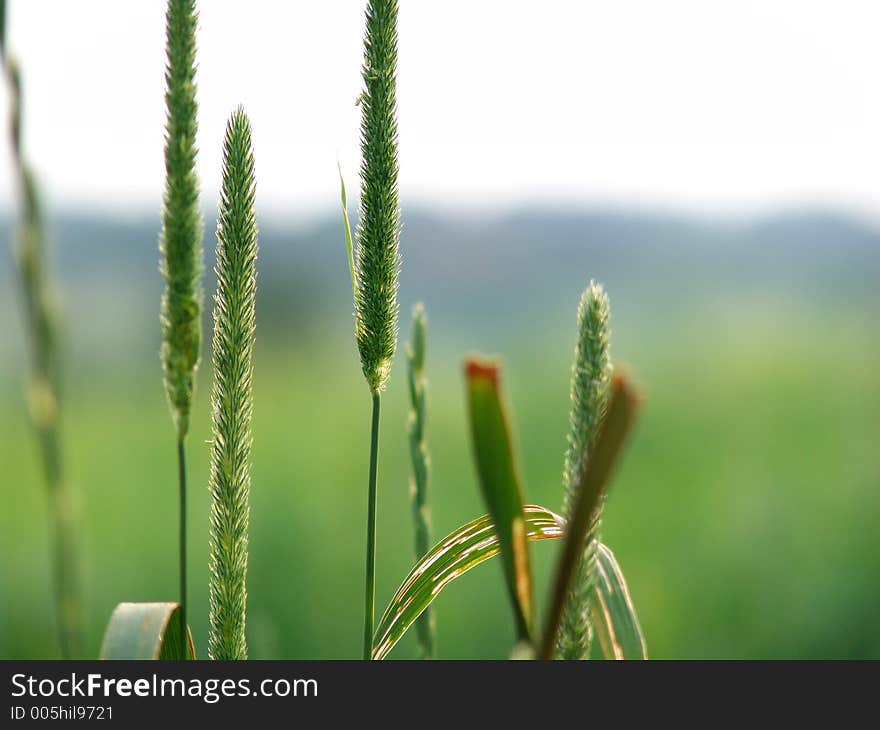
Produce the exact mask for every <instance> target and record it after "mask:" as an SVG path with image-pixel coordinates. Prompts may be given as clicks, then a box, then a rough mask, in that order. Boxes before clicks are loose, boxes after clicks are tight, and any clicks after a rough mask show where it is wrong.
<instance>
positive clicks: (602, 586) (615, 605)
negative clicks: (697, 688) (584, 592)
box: [590, 543, 648, 659]
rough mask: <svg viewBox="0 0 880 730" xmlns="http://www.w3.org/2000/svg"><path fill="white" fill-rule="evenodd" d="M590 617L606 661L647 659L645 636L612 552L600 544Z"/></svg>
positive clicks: (597, 553)
mask: <svg viewBox="0 0 880 730" xmlns="http://www.w3.org/2000/svg"><path fill="white" fill-rule="evenodd" d="M590 615H591V618H592V623H593V626H594V628H595V630H596V637H597V638H598V639H599V645H600V646H601V648H602V655H603V656H604V657H605V658H606V659H647V658H648V651H647V649H646V648H645V637H644V635H643V634H642V627H641V626H640V625H639V617H638V616H637V615H636V609H635V607H634V606H633V602H632V598H630V595H629V589H628V588H627V587H626V580H624V578H623V572H622V571H621V570H620V566H619V565H618V564H617V559H616V558H615V557H614V553H612V552H611V550H610V549H609V548H608V546H607V545H603V544H602V543H599V545H598V549H597V551H596V582H595V584H594V587H593V600H592V601H591V602H590Z"/></svg>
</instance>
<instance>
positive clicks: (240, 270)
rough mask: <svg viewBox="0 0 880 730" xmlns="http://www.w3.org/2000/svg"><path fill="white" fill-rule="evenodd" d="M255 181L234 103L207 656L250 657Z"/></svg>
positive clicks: (225, 201) (222, 217) (222, 254)
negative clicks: (249, 575) (247, 615)
mask: <svg viewBox="0 0 880 730" xmlns="http://www.w3.org/2000/svg"><path fill="white" fill-rule="evenodd" d="M254 186H255V183H254V158H253V153H252V150H251V128H250V123H249V122H248V118H247V116H246V115H245V113H244V111H243V110H242V109H241V108H239V109H237V110H236V111H235V112H234V113H233V114H232V117H231V118H230V120H229V124H228V126H227V128H226V139H225V142H224V151H223V187H222V190H221V194H220V211H219V222H218V224H217V265H216V267H215V272H216V274H217V293H216V294H215V296H214V338H213V364H214V386H213V391H212V403H213V413H214V429H213V441H212V444H211V525H210V532H211V537H210V541H211V580H210V604H211V615H210V623H211V629H210V635H209V638H208V654H209V656H210V657H211V658H212V659H247V641H246V638H245V625H246V609H247V585H246V580H247V567H248V524H249V520H250V517H249V514H250V508H249V504H248V501H249V496H250V486H251V475H250V469H251V464H250V462H251V414H252V411H253V398H252V385H251V381H252V376H253V348H254V319H255V301H256V291H257V271H256V261H257V225H256V218H255V215H254V189H255V187H254Z"/></svg>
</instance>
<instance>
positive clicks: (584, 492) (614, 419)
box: [540, 375, 639, 659]
mask: <svg viewBox="0 0 880 730" xmlns="http://www.w3.org/2000/svg"><path fill="white" fill-rule="evenodd" d="M638 404H639V399H638V396H637V395H636V392H635V389H634V388H633V387H632V386H631V385H630V383H629V381H628V380H627V378H626V377H624V376H623V375H615V376H614V379H613V381H612V385H611V392H610V394H609V397H608V412H607V414H606V416H605V420H604V422H603V424H602V427H601V429H600V430H599V434H598V436H597V438H596V443H595V445H594V447H593V454H592V456H591V457H590V459H589V461H587V463H586V465H585V467H584V468H583V469H582V471H581V476H580V480H579V484H578V487H577V492H576V494H575V497H574V501H573V508H572V511H571V515H570V518H569V522H568V526H567V529H566V534H565V543H564V544H563V546H562V553H561V555H560V556H559V561H558V563H557V565H556V575H555V578H554V580H553V583H552V586H553V589H552V593H551V600H550V610H549V612H548V613H547V622H546V624H545V627H544V633H543V635H542V637H541V652H540V657H541V658H542V659H551V658H552V657H553V650H554V647H555V645H556V636H557V633H558V631H559V626H560V624H561V622H562V612H563V610H564V608H565V602H566V600H567V598H568V594H569V591H570V590H571V585H572V580H573V578H574V574H575V569H576V568H577V566H578V564H579V561H580V558H581V555H582V554H583V549H584V540H585V538H586V536H587V532H588V531H589V529H590V526H591V525H592V524H593V523H594V521H595V514H596V510H597V509H598V508H599V506H600V505H601V504H602V498H603V495H604V493H605V489H606V485H607V484H608V481H609V479H610V477H611V473H612V471H613V469H614V466H615V464H616V463H617V460H618V457H619V456H620V453H621V451H622V449H623V445H624V444H625V443H626V439H627V436H628V435H629V432H630V430H631V428H632V424H633V422H634V421H635V416H636V412H637V410H638Z"/></svg>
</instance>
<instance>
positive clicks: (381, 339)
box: [354, 0, 400, 659]
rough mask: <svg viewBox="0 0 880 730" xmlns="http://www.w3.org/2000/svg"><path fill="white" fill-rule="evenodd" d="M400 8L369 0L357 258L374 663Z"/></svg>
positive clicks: (368, 621) (396, 230)
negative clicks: (368, 412) (368, 405)
mask: <svg viewBox="0 0 880 730" xmlns="http://www.w3.org/2000/svg"><path fill="white" fill-rule="evenodd" d="M396 67H397V2H396V0H370V1H369V3H368V5H367V13H366V34H365V38H364V65H363V80H364V92H363V94H362V96H361V98H360V105H361V113H362V118H361V155H362V160H361V200H360V220H359V222H358V229H357V252H356V257H355V277H354V281H355V291H354V301H355V336H356V339H357V345H358V351H359V352H360V358H361V367H362V369H363V372H364V376H365V377H366V380H367V385H368V386H369V388H370V393H371V395H372V400H373V413H372V419H371V429H370V471H369V487H368V497H367V553H366V570H365V573H366V578H365V586H364V643H363V657H364V659H369V658H370V654H371V647H372V640H373V619H374V614H375V598H376V503H377V491H378V488H377V480H378V451H379V408H380V404H381V393H382V391H383V390H384V389H385V386H386V385H387V383H388V376H389V374H390V370H391V360H392V359H393V357H394V350H395V348H396V345H397V273H398V269H399V267H400V251H399V238H400V204H399V200H398V191H397V121H396V118H395V117H396V106H397V102H396V93H395V87H396Z"/></svg>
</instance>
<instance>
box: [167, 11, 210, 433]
mask: <svg viewBox="0 0 880 730" xmlns="http://www.w3.org/2000/svg"><path fill="white" fill-rule="evenodd" d="M196 20H197V18H196V10H195V0H168V10H167V14H166V33H167V35H166V43H167V55H168V58H167V66H166V71H165V81H166V93H165V103H166V107H167V122H166V134H165V195H164V201H163V202H164V205H163V210H162V234H161V238H160V250H161V254H162V260H161V265H160V268H161V271H162V275H163V277H164V279H165V293H164V294H163V296H162V314H161V320H162V353H161V356H162V368H163V372H164V380H165V392H166V394H167V396H168V403H169V405H170V407H171V412H172V416H173V418H174V424H175V427H176V429H177V435H178V438H181V439H182V438H183V437H184V436H185V435H186V433H187V431H188V430H189V412H190V406H191V402H192V396H193V388H194V385H195V372H196V368H197V367H198V364H199V348H200V341H201V311H202V290H201V284H200V278H201V273H202V250H201V242H202V216H201V213H200V211H199V182H198V178H197V177H196V171H195V160H196V110H197V106H196V86H195V60H196Z"/></svg>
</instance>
